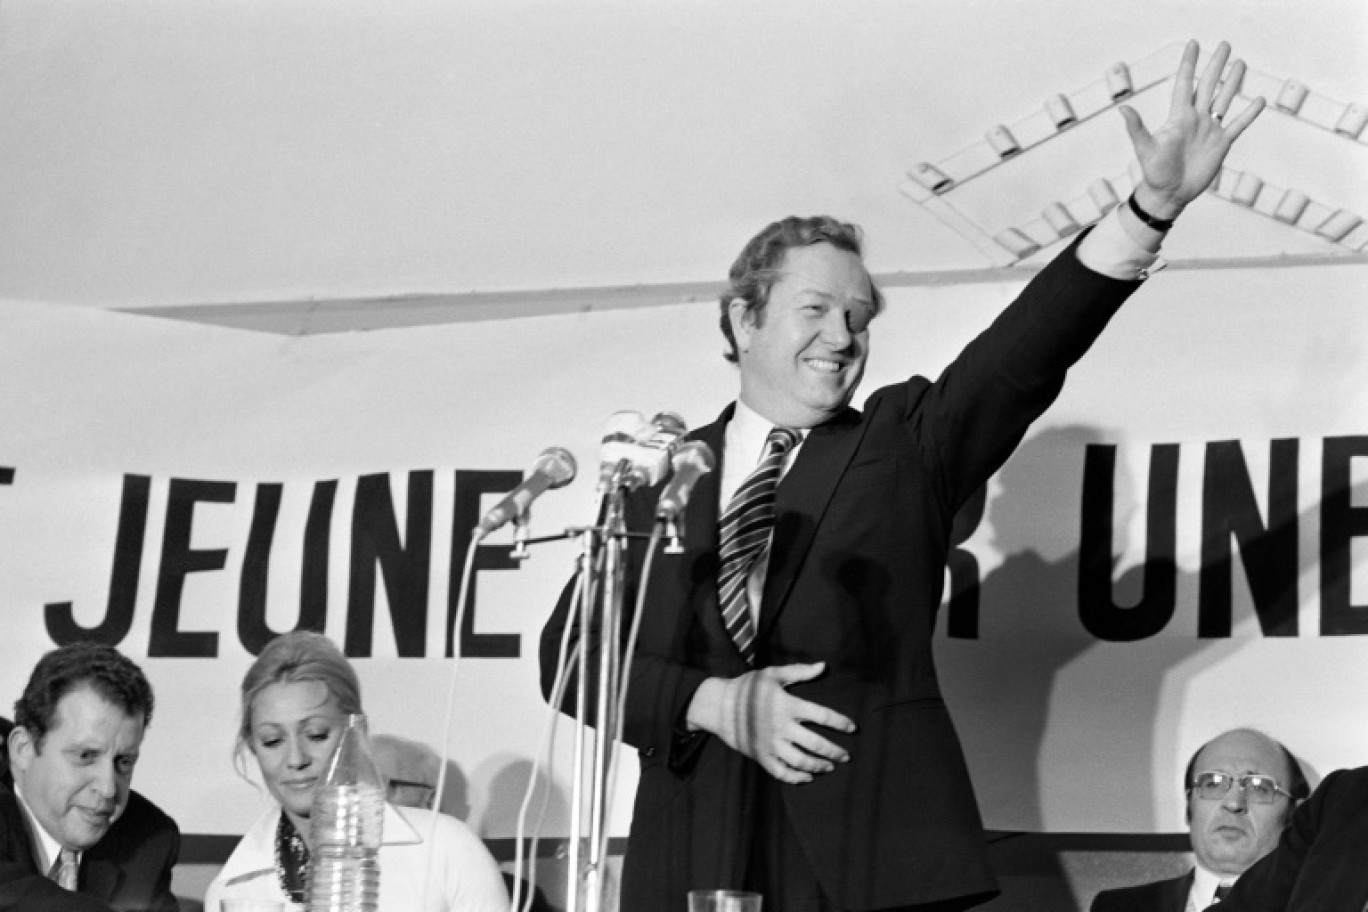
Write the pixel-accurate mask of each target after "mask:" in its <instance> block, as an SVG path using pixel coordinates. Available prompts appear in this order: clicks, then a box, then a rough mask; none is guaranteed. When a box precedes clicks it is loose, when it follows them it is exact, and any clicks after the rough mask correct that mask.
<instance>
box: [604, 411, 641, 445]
mask: <svg viewBox="0 0 1368 912" xmlns="http://www.w3.org/2000/svg"><path fill="white" fill-rule="evenodd" d="M647 427H648V425H647V424H646V419H645V418H644V417H643V416H642V414H641V412H637V411H630V410H629V411H624V412H613V414H611V415H609V416H608V423H607V424H605V425H604V426H603V442H604V443H616V442H618V441H633V440H636V439H637V435H638V434H642V433H645V432H646V428H647Z"/></svg>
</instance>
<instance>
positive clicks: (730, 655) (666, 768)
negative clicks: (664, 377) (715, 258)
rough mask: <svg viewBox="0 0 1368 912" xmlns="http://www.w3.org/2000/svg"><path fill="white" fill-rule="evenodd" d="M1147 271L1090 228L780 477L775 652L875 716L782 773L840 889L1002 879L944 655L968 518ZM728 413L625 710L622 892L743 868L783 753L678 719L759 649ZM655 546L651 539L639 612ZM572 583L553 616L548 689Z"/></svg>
mask: <svg viewBox="0 0 1368 912" xmlns="http://www.w3.org/2000/svg"><path fill="white" fill-rule="evenodd" d="M1137 284H1138V283H1135V282H1123V281H1117V280H1115V279H1110V278H1106V277H1104V276H1101V275H1098V274H1096V273H1094V272H1091V271H1090V270H1088V269H1086V268H1084V267H1083V266H1082V265H1081V264H1079V263H1078V261H1077V257H1076V256H1075V254H1074V252H1073V249H1072V248H1070V249H1069V250H1067V251H1065V252H1064V253H1063V254H1061V255H1060V256H1059V257H1058V258H1057V259H1056V260H1055V261H1054V262H1053V263H1052V264H1050V265H1049V266H1048V267H1046V269H1044V270H1043V271H1042V272H1041V273H1040V275H1038V276H1037V277H1036V278H1035V279H1034V280H1033V281H1032V282H1031V284H1030V285H1029V286H1028V287H1027V288H1026V289H1025V290H1024V291H1023V292H1022V294H1021V296H1020V297H1019V298H1018V299H1017V301H1016V302H1014V303H1013V304H1012V305H1011V306H1010V307H1008V308H1007V309H1006V310H1005V311H1004V312H1003V313H1002V314H1001V315H1000V316H999V317H998V319H997V320H996V321H995V322H994V324H993V326H992V327H991V328H990V329H988V330H987V331H986V332H984V333H983V334H982V335H980V336H979V337H978V338H977V339H975V340H974V341H973V342H971V343H970V344H969V345H968V346H967V347H966V348H965V350H964V351H963V352H962V353H961V354H960V356H959V357H958V358H957V359H956V361H955V362H954V363H953V364H952V365H951V366H950V367H949V368H947V370H946V372H945V373H944V374H943V375H942V377H941V378H940V379H939V380H937V381H936V382H935V383H932V382H930V381H929V380H927V379H925V378H923V377H913V378H912V379H910V380H908V381H906V382H904V383H900V384H896V385H894V386H889V387H885V388H883V389H880V390H877V391H875V392H874V393H873V394H872V395H871V396H870V397H869V399H868V400H867V402H866V405H865V408H864V411H863V413H861V412H858V411H855V410H854V409H847V410H846V411H845V412H844V413H843V414H841V415H839V416H838V417H836V418H835V419H834V420H832V421H830V422H828V423H827V424H824V425H822V426H820V427H817V428H813V429H812V431H811V433H810V434H809V435H808V436H807V438H806V440H805V442H804V444H803V447H802V449H801V450H800V451H799V454H798V457H797V459H796V460H795V462H794V464H793V466H792V467H791V469H790V470H789V472H788V473H787V474H786V475H785V476H784V479H783V481H782V482H781V484H780V485H779V489H778V493H777V495H776V502H775V515H776V521H775V530H774V539H773V547H772V551H771V557H770V561H769V569H768V574H767V577H766V583H765V592H764V597H763V600H762V603H761V612H760V622H759V625H758V631H757V639H756V647H757V655H756V667H764V666H769V665H784V664H788V663H793V662H815V661H823V662H825V663H826V672H825V673H824V675H823V676H822V677H821V678H819V679H818V680H815V681H811V682H806V683H803V684H800V685H796V686H794V687H792V688H791V692H792V693H794V694H796V695H797V696H799V697H802V698H804V699H807V700H812V701H814V702H816V703H820V704H822V705H825V706H828V707H831V708H832V709H835V710H837V711H839V712H842V713H844V714H845V715H847V716H849V717H850V718H851V719H853V720H854V721H855V722H856V724H857V725H858V726H859V731H858V732H857V733H855V734H854V735H850V736H847V735H842V734H838V733H833V732H824V734H825V735H826V736H827V737H829V738H830V739H831V740H833V741H834V742H836V743H838V744H840V745H842V746H843V747H845V748H847V749H848V750H849V752H850V755H851V761H850V762H849V763H846V764H838V766H837V769H836V770H835V771H834V772H832V773H828V774H825V775H820V776H818V777H817V779H816V781H814V782H811V783H808V784H805V785H800V786H780V787H779V788H780V792H781V794H782V800H783V803H784V808H785V812H786V814H787V816H788V818H789V820H790V821H791V823H792V826H793V828H794V830H795V831H796V833H797V835H798V837H799V839H800V840H801V842H802V844H803V845H804V847H805V848H806V850H807V852H806V854H807V856H808V860H809V861H810V863H811V867H812V870H813V872H814V873H815V874H816V876H817V877H818V879H819V881H820V883H821V884H822V887H823V889H824V890H825V891H826V892H827V893H828V894H829V895H830V896H831V897H833V898H834V899H835V901H836V902H837V904H838V905H839V906H840V908H843V909H879V908H886V907H891V906H899V905H910V904H913V903H923V902H932V901H936V900H943V899H949V898H953V897H964V896H976V895H979V896H983V897H985V898H986V897H988V896H991V895H992V894H994V893H995V892H996V891H997V884H996V882H995V880H994V878H993V875H992V873H991V871H990V870H989V867H988V862H987V853H986V847H985V841H984V837H983V831H982V823H981V820H980V818H979V813H978V808H977V805H976V803H975V800H974V794H973V791H972V788H971V785H970V781H969V775H968V771H967V769H966V766H965V763H964V758H963V756H962V752H961V749H960V744H959V739H958V737H957V735H956V734H955V730H954V728H953V726H952V724H951V720H950V714H949V713H948V712H947V710H946V706H945V702H944V701H943V700H942V698H941V693H940V688H939V685H938V683H937V680H936V672H935V666H934V663H933V661H932V631H933V628H934V625H935V616H936V611H937V608H938V606H939V603H940V598H941V590H942V585H943V576H944V572H945V570H944V568H945V561H946V556H947V552H948V550H949V541H950V531H951V523H952V521H953V520H954V517H955V513H956V511H957V510H958V509H959V507H960V505H961V504H963V503H964V501H965V500H966V499H967V498H968V497H969V496H970V495H971V494H972V493H973V492H975V491H976V490H977V489H978V488H979V487H980V486H981V485H983V484H984V483H985V482H986V481H987V479H988V477H989V476H990V475H991V474H992V473H993V472H994V471H996V470H997V468H998V467H999V466H1001V465H1002V463H1003V462H1004V461H1005V460H1006V458H1007V456H1008V455H1009V454H1010V453H1011V452H1012V450H1013V449H1014V448H1015V447H1016V445H1017V443H1018V442H1020V440H1021V438H1022V436H1023V435H1024V434H1025V432H1026V429H1027V427H1028V426H1029V425H1030V423H1031V422H1032V421H1033V420H1034V419H1035V418H1036V417H1038V416H1039V415H1040V414H1041V413H1042V412H1043V411H1045V409H1046V408H1047V407H1048V406H1049V405H1050V403H1051V402H1053V401H1054V398H1055V397H1056V395H1057V394H1058V393H1059V390H1060V388H1061V386H1062V384H1063V381H1064V375H1065V371H1066V370H1067V368H1068V367H1069V366H1070V365H1071V364H1073V363H1074V361H1076V360H1077V359H1078V358H1079V357H1080V356H1081V355H1082V354H1083V353H1084V352H1085V351H1086V350H1087V348H1088V346H1089V345H1090V344H1091V343H1092V341H1093V340H1094V338H1095V337H1096V335H1097V334H1098V333H1099V332H1100V331H1101V330H1102V329H1103V327H1104V326H1105V325H1106V323H1107V321H1108V320H1109V319H1110V317H1111V315H1112V314H1113V313H1114V312H1115V310H1116V309H1117V308H1118V307H1119V306H1120V304H1121V303H1122V301H1124V299H1125V298H1126V297H1127V296H1128V295H1129V294H1130V292H1131V291H1133V290H1134V288H1136V287H1137ZM730 417H731V408H730V407H729V408H728V409H727V410H726V411H724V412H723V413H722V416H721V417H720V418H719V419H718V421H716V422H715V423H713V424H710V425H708V426H706V427H704V428H701V429H700V430H698V431H697V433H695V434H693V435H692V437H693V438H694V439H698V440H702V441H704V442H706V443H707V444H708V445H709V446H710V447H711V448H712V451H713V453H714V454H716V455H717V456H718V461H719V465H718V467H717V470H716V471H714V472H713V473H711V474H709V475H706V476H704V477H703V479H702V480H701V481H700V482H699V484H698V486H697V488H696V489H695V491H694V493H693V496H692V498H691V499H690V501H689V505H688V507H687V510H686V513H685V525H686V529H687V536H686V540H685V553H684V554H682V555H678V556H671V555H666V554H657V555H656V556H655V559H654V570H653V571H652V578H651V580H650V583H649V590H648V596H647V599H646V601H645V605H646V608H645V610H646V615H645V617H644V618H643V622H642V625H641V633H640V640H639V642H638V644H637V649H636V654H635V656H634V659H633V663H632V666H631V672H630V678H631V689H630V692H629V699H628V703H627V707H626V713H625V720H624V723H625V733H624V739H625V740H626V742H627V743H628V744H631V745H633V746H635V747H636V748H638V750H639V757H640V762H641V778H640V783H639V786H638V789H637V797H636V803H635V807H634V811H633V817H632V826H631V833H630V837H629V840H628V845H627V856H626V860H625V866H624V871H623V881H622V907H623V908H624V909H633V910H638V909H640V910H648V909H649V910H655V909H661V910H664V909H675V908H680V907H681V905H682V903H683V902H684V897H685V895H686V892H687V891H688V890H689V889H691V888H699V887H737V886H741V885H742V881H743V878H744V867H745V863H746V860H747V858H748V857H749V854H750V847H751V838H752V827H753V820H754V814H753V813H752V811H753V804H752V802H753V799H754V788H755V785H756V782H757V776H760V775H766V774H765V773H764V772H763V770H761V768H760V767H759V766H758V765H757V764H755V763H753V762H752V761H751V760H749V759H747V758H745V757H744V756H742V755H741V754H739V753H737V752H735V751H733V750H731V749H730V748H728V747H727V746H726V745H725V744H723V743H722V742H721V741H720V740H719V739H718V738H716V737H714V736H711V735H701V734H700V735H695V736H693V737H689V738H681V737H678V736H677V735H678V732H677V726H678V725H679V723H680V721H681V720H682V719H683V718H684V712H685V710H686V708H687V706H688V704H689V702H690V700H691V699H692V698H693V695H694V691H695V690H696V689H697V688H698V685H699V684H700V683H701V682H702V681H703V680H704V679H706V678H708V677H713V676H718V677H735V676H737V675H740V674H742V673H744V672H745V671H747V670H748V669H747V666H746V665H745V664H744V662H743V660H742V658H741V656H740V655H739V653H738V652H737V650H736V648H735V646H734V645H733V643H732V641H731V639H730V638H729V637H728V635H727V633H726V631H725V630H724V628H723V626H722V622H721V618H720V615H719V611H718V599H717V563H718V557H717V549H718V541H717V515H718V503H717V500H718V487H717V479H718V478H719V477H720V475H721V473H722V469H721V465H720V462H721V459H722V458H723V457H724V454H723V452H722V442H723V433H724V428H725V425H726V422H727V421H728V419H729V418H730ZM658 493H659V492H658V490H657V491H645V492H641V493H640V494H639V495H634V496H632V497H629V498H628V502H627V505H626V511H627V516H626V519H627V527H628V529H630V530H633V531H645V530H649V529H650V528H651V527H652V524H653V515H654V504H655V498H656V496H657V495H658ZM643 556H644V545H643V544H642V543H641V541H640V540H636V541H634V542H633V544H632V545H631V546H630V555H629V560H628V565H629V566H628V573H627V588H626V591H627V593H628V598H627V599H626V601H627V602H628V605H627V610H628V612H629V613H630V611H631V608H632V603H633V602H634V597H635V592H636V577H637V572H638V570H639V568H640V567H641V560H642V558H643ZM573 588H574V583H573V582H572V583H571V585H570V586H567V588H566V592H565V593H564V594H563V595H562V598H561V601H560V604H559V605H558V607H557V609H556V611H555V612H554V613H553V615H552V618H551V620H550V622H548V624H547V627H546V629H545V630H544V631H543V637H542V684H543V689H544V691H546V692H549V689H550V684H551V681H552V680H553V678H554V674H555V660H556V653H557V647H558V645H559V641H560V635H561V631H562V629H563V627H564V625H565V623H566V615H567V609H568V606H569V604H570V602H571V601H572V599H571V592H572V590H573ZM625 628H626V625H624V629H625ZM595 642H597V640H595ZM568 693H569V694H570V695H571V699H570V702H569V705H570V706H571V707H572V706H573V689H570V690H568ZM590 705H592V701H591V704H590Z"/></svg>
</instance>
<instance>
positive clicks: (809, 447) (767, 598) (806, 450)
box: [756, 409, 869, 640]
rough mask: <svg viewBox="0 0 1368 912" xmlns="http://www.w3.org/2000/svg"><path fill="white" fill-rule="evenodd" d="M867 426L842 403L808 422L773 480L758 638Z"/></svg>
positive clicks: (791, 580)
mask: <svg viewBox="0 0 1368 912" xmlns="http://www.w3.org/2000/svg"><path fill="white" fill-rule="evenodd" d="M868 426H869V424H868V422H867V421H862V420H861V417H860V413H859V412H857V411H855V410H854V409H846V410H845V411H844V412H843V413H841V415H839V416H838V417H836V418H834V419H832V420H831V421H829V422H827V423H826V424H823V425H820V426H818V427H815V428H813V429H812V431H811V433H809V434H808V435H807V439H806V440H804V441H803V448H802V449H801V450H799V451H798V457H797V459H795V460H794V463H793V466H792V467H791V468H790V469H789V471H788V473H787V474H786V475H784V479H783V481H781V482H779V490H778V492H777V493H776V494H775V498H774V515H775V522H774V538H773V541H772V543H771V546H770V561H769V568H768V569H767V571H766V575H765V595H764V598H762V599H761V602H760V629H759V630H758V631H757V632H756V636H757V638H758V639H761V640H763V639H764V637H765V635H766V634H767V633H768V632H769V630H770V628H771V627H773V626H774V621H775V618H776V617H778V615H779V612H780V611H781V610H782V609H783V607H784V605H785V604H786V603H787V602H788V596H789V592H790V591H791V590H792V589H793V583H794V580H795V579H797V576H798V570H799V568H800V567H802V566H803V562H804V561H805V560H806V558H807V553H808V549H809V548H810V547H811V546H812V539H813V537H814V536H815V535H816V534H817V527H818V526H819V525H820V524H821V521H822V517H823V515H824V514H825V513H826V510H827V506H828V505H829V504H830V502H831V495H832V494H833V493H834V492H835V490H836V484H837V482H839V481H840V480H841V476H842V475H843V474H844V473H845V470H846V466H848V465H849V464H850V460H851V458H852V457H854V455H855V450H856V448H857V447H858V446H859V445H860V441H861V440H862V439H863V438H864V432H865V429H866V428H867V427H868Z"/></svg>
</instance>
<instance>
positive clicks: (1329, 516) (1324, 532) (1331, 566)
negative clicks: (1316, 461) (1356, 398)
mask: <svg viewBox="0 0 1368 912" xmlns="http://www.w3.org/2000/svg"><path fill="white" fill-rule="evenodd" d="M1354 457H1359V458H1364V457H1368V437H1327V438H1325V449H1324V451H1323V453H1322V456H1321V546H1320V552H1321V553H1320V566H1321V580H1320V585H1321V636H1355V635H1358V634H1363V633H1368V605H1351V604H1350V603H1349V587H1350V578H1349V577H1350V574H1351V572H1352V569H1353V568H1352V565H1351V563H1350V548H1349V546H1350V540H1351V539H1353V538H1358V537H1361V536H1364V535H1368V507H1356V506H1354V491H1353V488H1352V484H1351V479H1352V472H1351V471H1350V468H1351V467H1350V462H1351V461H1352V460H1353V459H1354Z"/></svg>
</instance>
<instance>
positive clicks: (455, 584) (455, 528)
mask: <svg viewBox="0 0 1368 912" xmlns="http://www.w3.org/2000/svg"><path fill="white" fill-rule="evenodd" d="M522 480H523V476H522V473H521V472H510V471H502V472H499V471H490V472H486V471H474V470H472V471H464V470H461V471H457V472H456V496H455V501H454V502H453V506H452V514H453V515H452V520H451V593H450V595H448V596H447V621H446V657H447V658H451V657H452V656H453V655H454V654H455V653H454V652H453V651H452V646H453V644H452V632H453V628H454V627H455V626H456V612H457V609H458V608H459V607H460V604H459V599H460V597H461V583H462V568H463V567H464V566H465V557H466V551H467V550H469V548H470V540H471V538H473V537H474V529H475V527H476V526H477V525H479V522H480V516H481V511H480V495H481V494H486V493H489V494H499V493H503V492H504V491H511V490H513V489H514V488H515V487H517V486H518V485H519V484H521V483H522ZM512 552H513V547H512V546H511V545H480V546H478V547H477V548H476V549H475V559H474V564H473V566H472V568H471V571H470V586H469V589H470V591H469V592H468V593H467V594H466V598H467V600H468V602H469V605H468V607H467V608H466V613H465V617H464V618H463V619H462V622H461V655H463V656H471V657H473V658H481V659H515V658H517V657H518V656H519V655H520V654H521V650H522V638H521V636H519V635H518V634H516V633H476V632H475V606H476V605H478V604H479V599H477V598H476V597H475V590H476V580H478V579H479V571H481V570H516V569H517V568H518V562H517V561H515V560H514V559H513V558H512V557H510V556H509V555H510V554H512Z"/></svg>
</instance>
